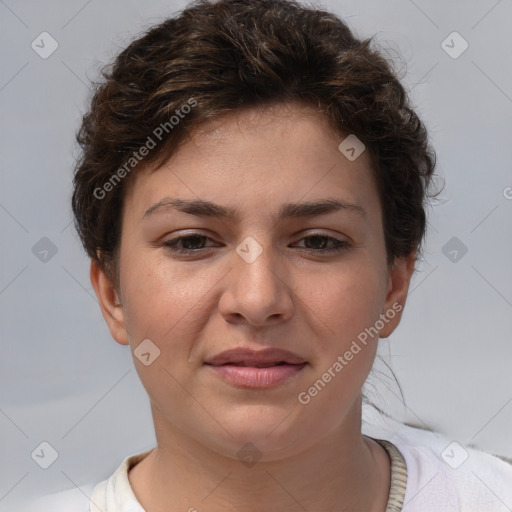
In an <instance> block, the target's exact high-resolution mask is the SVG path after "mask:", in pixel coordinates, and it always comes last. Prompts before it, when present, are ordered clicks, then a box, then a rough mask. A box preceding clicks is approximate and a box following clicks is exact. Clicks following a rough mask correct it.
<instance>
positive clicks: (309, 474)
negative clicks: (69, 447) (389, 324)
mask: <svg viewBox="0 0 512 512" xmlns="http://www.w3.org/2000/svg"><path fill="white" fill-rule="evenodd" d="M355 412H356V413H357V412H358V414H352V415H350V416H347V421H345V422H344V423H343V425H342V426H340V427H339V428H337V429H336V430H333V431H332V432H330V433H329V435H328V436H326V437H325V438H323V439H322V440H320V441H319V442H318V443H316V444H315V445H314V446H312V447H311V448H310V449H308V450H305V451H301V452H295V453H293V454H291V455H290V456H289V457H286V458H280V459H279V460H270V461H264V460H260V461H258V462H255V463H253V464H251V463H250V462H248V463H244V462H241V461H240V460H238V459H234V458H232V457H227V456H224V455H221V454H219V453H217V452H216V451H213V450H211V449H209V448H208V447H205V446H204V444H201V443H200V442H198V441H197V440H196V439H193V438H191V437H190V436H187V435H186V433H184V432H183V431H181V430H179V429H177V428H170V426H169V423H166V422H165V420H164V418H162V417H161V416H160V413H159V411H158V409H156V408H153V419H154V421H155V432H156V437H157V447H156V448H155V449H154V450H153V451H152V452H151V453H150V454H149V455H148V456H147V457H146V458H145V459H144V460H143V461H141V462H140V463H139V464H137V465H136V466H135V467H134V468H133V469H132V470H131V471H130V473H129V480H130V483H131V486H132V488H133V490H134V493H135V495H136V496H137V499H138V500H139V501H140V503H141V505H142V506H143V507H144V509H145V510H147V511H148V512H160V511H164V510H165V511H167V512H169V510H172V511H174V510H176V511H178V510H183V511H189V512H194V511H197V512H202V511H204V510H208V511H209V512H221V511H222V512H231V511H238V510H245V511H246V512H256V511H258V512H259V511H261V510H265V511H266V512H278V511H279V512H303V511H305V510H322V511H325V512H334V511H336V512H345V511H353V510H372V511H378V512H385V508H386V503H387V498H388V495H389V487H390V463H389V459H388V456H387V453H386V452H385V450H384V449H383V448H382V447H381V446H380V445H378V443H376V442H375V441H373V440H370V439H369V438H366V437H364V436H363V435H362V434H361V405H360V402H359V404H358V407H357V406H356V411H355ZM169 504H172V506H173V508H172V509H169Z"/></svg>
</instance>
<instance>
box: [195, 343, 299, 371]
mask: <svg viewBox="0 0 512 512" xmlns="http://www.w3.org/2000/svg"><path fill="white" fill-rule="evenodd" d="M280 362H283V363H286V364H287V365H301V364H303V363H306V361H305V360H304V359H303V358H301V357H299V356H298V355H296V354H294V353H293V352H289V351H288V350H283V349H280V348H267V349H264V350H252V349H248V348H243V347H239V348H234V349H231V350H225V351H224V352H221V353H220V354H217V355H216V356H214V357H212V358H210V359H209V360H207V361H206V363H205V364H209V365H212V366H221V365H227V364H234V365H236V364H238V365H244V366H247V367H250V366H254V367H256V366H265V365H271V364H275V363H280Z"/></svg>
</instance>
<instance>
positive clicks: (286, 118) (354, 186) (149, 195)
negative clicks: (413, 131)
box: [125, 104, 378, 218]
mask: <svg viewBox="0 0 512 512" xmlns="http://www.w3.org/2000/svg"><path fill="white" fill-rule="evenodd" d="M346 136H347V135H346V134H340V133H337V132H336V131H334V130H333V129H332V127H331V126H330V124H329V121H328V119H327V118H326V117H325V116H324V115H322V114H321V113H319V112H318V111H316V110H314V109H313V108H312V107H309V106H304V105H297V104H279V105H272V106H268V107H264V108H261V107H258V108H253V109H244V110H240V111H235V112H232V113H230V114H228V115H226V116H223V117H222V118H219V119H214V120H211V121H208V122H205V123H203V124H202V125H201V126H200V127H198V129H196V130H194V131H193V132H192V135H191V136H190V137H189V138H188V139H187V140H186V141H185V142H184V143H183V144H182V145H181V147H180V148H179V149H178V151H176V152H175V154H174V155H173V156H172V157H171V158H169V159H168V160H167V161H166V162H165V163H164V164H163V165H162V166H161V167H159V168H158V169H154V168H147V169H145V170H142V171H139V173H138V174H137V175H136V176H134V179H133V180H132V186H131V187H130V189H129V191H128V193H127V196H126V198H125V201H126V202H127V203H129V204H130V206H131V207H130V208H129V209H128V211H133V212H137V215H138V218H140V217H141V215H143V214H144V211H146V209H147V208H148V207H150V206H151V205H153V204H154V203H156V202H157V201H159V200H161V199H163V198H164V197H165V196H168V195H171V196H172V195H176V196H178V197H181V198H187V199H204V200H209V201H213V202H216V203H223V204H228V203H230V204H233V205H237V203H238V209H239V210H240V208H241V209H242V210H243V205H244V204H245V205H246V206H247V207H250V206H251V205H259V207H260V209H261V207H262V206H263V205H268V206H269V207H271V203H273V202H275V201H277V202H285V201H286V202H289V201H297V200H298V199H303V200H307V201H310V200H313V199H314V198H315V197H320V196H322V197H326V195H328V196H330V197H332V196H333V194H334V195H336V194H337V195H339V196H341V197H340V199H342V200H344V201H346V202H350V203H361V202H368V201H369V202H370V203H372V202H373V203H375V201H377V203H378V197H376V189H375V185H374V177H373V172H372V169H371V165H370V159H369V156H368V155H367V154H366V153H365V152H363V153H362V154H361V155H360V156H359V157H358V158H357V159H356V160H354V161H350V160H348V159H347V158H346V157H345V156H343V154H342V153H341V152H340V150H339V149H338V146H339V144H340V142H342V141H343V140H344V139H345V138H346ZM274 200H275V201H274ZM278 206H279V205H277V204H274V205H273V206H272V209H273V210H276V209H277V207H278Z"/></svg>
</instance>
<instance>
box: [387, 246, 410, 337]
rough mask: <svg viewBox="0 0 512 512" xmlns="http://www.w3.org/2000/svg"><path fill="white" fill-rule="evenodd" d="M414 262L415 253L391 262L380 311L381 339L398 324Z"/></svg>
mask: <svg viewBox="0 0 512 512" xmlns="http://www.w3.org/2000/svg"><path fill="white" fill-rule="evenodd" d="M415 262H416V251H412V252H411V253H410V254H409V255H408V256H406V257H401V258H395V261H394V262H393V267H392V268H391V270H390V272H389V279H388V291H387V295H386V301H385V303H384V307H383V309H382V311H381V313H382V314H381V318H382V319H383V323H384V327H383V328H382V329H381V330H380V334H379V336H380V337H381V338H387V337H388V336H389V335H390V334H391V333H392V332H393V331H394V330H395V329H396V328H397V327H398V324H399V323H400V320H401V318H402V313H403V310H404V307H405V302H406V300H407V292H408V291H409V284H410V282H411V277H412V274H413V272H414V264H415Z"/></svg>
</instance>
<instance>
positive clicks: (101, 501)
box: [20, 417, 512, 512]
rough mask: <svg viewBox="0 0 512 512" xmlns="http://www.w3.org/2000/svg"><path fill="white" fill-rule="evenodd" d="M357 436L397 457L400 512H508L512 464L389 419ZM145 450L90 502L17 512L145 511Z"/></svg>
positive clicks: (51, 500) (60, 497)
mask: <svg viewBox="0 0 512 512" xmlns="http://www.w3.org/2000/svg"><path fill="white" fill-rule="evenodd" d="M376 418H377V417H376ZM378 418H380V417H378ZM363 419H364V417H363ZM374 419H375V418H374ZM379 423H381V424H380V425H379ZM362 432H363V434H364V435H366V436H369V437H372V438H374V439H381V440H386V441H389V442H391V443H392V444H393V445H394V446H395V447H396V448H397V449H398V451H399V452H400V453H401V454H402V457H403V459H404V460H405V463H406V469H407V481H406V485H405V495H404V498H403V506H402V510H403V512H511V510H512V460H509V459H507V460H506V461H505V460H504V459H502V458H498V457H497V456H493V455H490V454H488V453H486V452H483V451H480V450H476V449H474V448H470V447H468V446H462V445H460V444H458V443H456V442H452V441H451V440H449V439H447V438H446V437H445V436H443V435H441V434H438V433H433V432H430V431H427V430H422V429H418V428H413V427H411V426H407V425H404V424H403V423H400V422H397V421H395V420H392V419H388V418H382V419H377V420H376V421H372V424H368V423H366V422H365V423H363V429H362ZM149 451H150V450H149ZM149 451H147V452H143V453H138V454H132V455H129V456H127V457H126V458H125V459H124V460H123V461H122V463H121V464H120V465H119V467H118V468H117V469H116V471H115V472H114V473H113V474H112V475H111V476H110V477H109V478H108V479H106V480H103V481H102V482H100V483H99V484H97V485H95V486H94V489H93V492H92V494H90V493H89V492H86V491H85V488H84V487H82V491H84V492H85V493H86V494H87V496H91V499H90V500H89V499H88V498H87V497H86V496H85V495H84V494H83V492H82V491H79V490H78V489H75V490H72V491H68V492H64V493H58V494H55V495H51V496H47V497H45V498H41V499H40V500H38V501H37V503H34V504H33V505H32V506H31V507H30V508H29V509H25V510H23V511H20V512H50V511H51V512H64V511H65V512H145V511H144V509H143V508H142V506H141V505H140V503H139V502H138V501H137V498H136V497H135V495H134V493H133V490H132V488H131V486H130V482H129V479H128V467H129V466H130V465H133V464H134V463H136V462H137V461H138V460H141V459H142V458H143V457H144V456H145V455H146V454H148V453H149ZM92 488H93V486H91V487H90V488H88V489H92Z"/></svg>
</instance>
